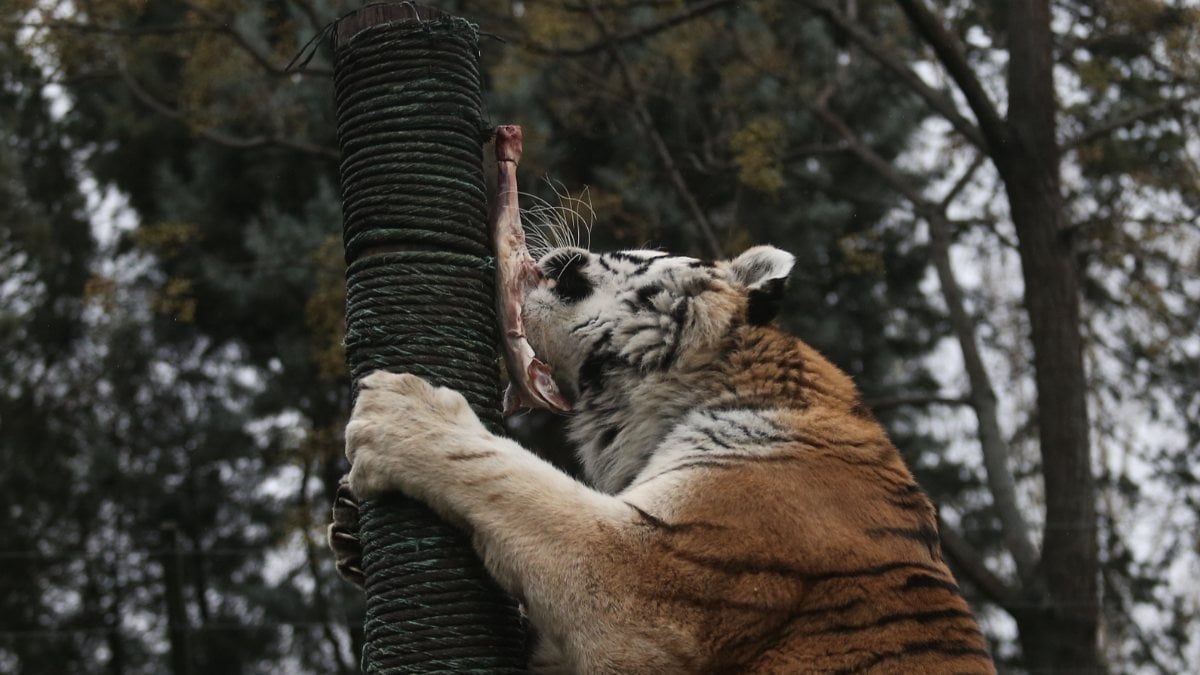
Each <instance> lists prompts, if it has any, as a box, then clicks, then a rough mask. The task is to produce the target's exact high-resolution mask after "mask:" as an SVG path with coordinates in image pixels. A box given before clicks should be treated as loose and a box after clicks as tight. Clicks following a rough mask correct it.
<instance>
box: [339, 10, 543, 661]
mask: <svg viewBox="0 0 1200 675" xmlns="http://www.w3.org/2000/svg"><path fill="white" fill-rule="evenodd" d="M406 4H407V3H406ZM409 7H410V8H411V6H409ZM412 9H413V13H414V14H417V15H418V16H420V17H421V18H413V19H411V20H401V21H396V20H388V21H383V22H375V21H374V19H371V20H368V21H367V24H368V25H366V26H365V27H362V28H361V29H359V30H358V31H357V32H354V33H353V34H352V35H350V36H349V37H348V38H347V37H345V36H342V37H341V38H340V39H338V40H337V44H335V49H334V56H335V70H334V89H335V100H336V106H337V129H338V143H339V146H340V148H341V151H342V163H341V180H342V199H343V205H342V206H343V208H342V219H343V225H344V241H345V248H346V263H347V270H346V289H347V293H346V357H347V361H348V363H349V367H350V373H351V376H352V378H353V379H354V382H355V385H356V387H357V383H358V381H359V380H360V379H362V378H363V377H364V376H366V375H367V374H368V373H370V372H371V371H373V370H376V369H384V370H391V371H396V372H410V373H415V374H417V375H420V376H421V377H424V378H425V379H427V380H429V381H430V382H432V383H433V384H435V385H443V386H449V387H451V388H453V389H455V390H457V391H459V392H461V393H462V394H463V396H465V397H466V398H467V401H468V402H469V403H470V404H471V407H472V408H473V409H474V410H475V413H476V414H477V415H479V418H480V419H481V420H482V421H483V422H484V424H485V425H486V426H487V427H488V428H490V429H491V430H492V431H493V432H500V431H501V429H502V424H501V418H500V389H499V382H498V373H497V367H496V361H497V355H496V337H497V332H496V315H495V302H494V295H495V277H494V270H493V265H494V258H492V252H491V245H490V242H489V237H488V230H487V194H486V191H485V188H484V177H483V163H482V141H483V138H484V134H485V133H486V129H485V125H484V123H483V120H482V115H481V112H480V111H481V109H482V99H481V94H480V88H481V87H480V78H479V68H478V56H477V32H476V29H475V27H474V26H473V25H471V24H470V23H468V22H466V21H464V20H462V19H458V18H455V17H449V16H436V17H435V18H432V19H429V18H428V15H427V13H426V12H425V11H424V9H422V10H421V12H419V13H418V12H417V11H416V8H412ZM376 10H377V8H376ZM360 11H367V10H360ZM343 21H345V20H344V19H343ZM340 33H341V31H340V30H339V34H340ZM359 534H360V538H361V540H362V543H363V571H364V572H365V576H366V580H365V590H366V594H367V610H366V621H365V624H364V630H365V646H364V649H363V657H362V658H363V661H362V666H363V670H364V671H366V672H368V673H437V672H444V673H467V672H487V673H520V672H524V671H525V666H524V664H525V659H526V653H525V640H524V635H523V633H522V630H521V624H520V620H519V615H518V612H517V608H516V603H515V602H514V601H513V600H512V599H511V598H509V597H507V596H506V595H505V594H504V593H503V592H502V591H501V590H500V589H499V588H498V587H496V585H495V584H494V582H492V581H491V580H490V579H489V578H488V576H487V573H486V571H485V570H484V568H483V566H482V564H481V563H480V561H479V560H478V558H477V557H476V556H475V553H474V550H473V549H472V547H471V543H470V541H469V539H468V538H467V537H466V536H464V535H463V534H462V533H461V532H458V531H456V530H454V529H452V528H450V527H449V526H447V525H445V524H444V523H441V522H439V521H438V520H437V518H436V517H435V516H434V515H433V513H432V512H430V511H429V510H428V509H427V508H426V507H424V506H423V505H421V504H418V503H416V502H413V501H411V500H408V499H405V498H403V497H401V496H399V495H397V496H393V497H387V498H383V499H379V500H374V501H370V502H366V503H364V504H363V505H362V511H361V513H360V521H359Z"/></svg>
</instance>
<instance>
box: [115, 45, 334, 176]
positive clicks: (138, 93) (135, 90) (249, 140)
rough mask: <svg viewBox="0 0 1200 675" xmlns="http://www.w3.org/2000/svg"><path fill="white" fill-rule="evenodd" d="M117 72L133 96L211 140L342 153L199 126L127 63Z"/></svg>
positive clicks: (330, 155) (240, 146)
mask: <svg viewBox="0 0 1200 675" xmlns="http://www.w3.org/2000/svg"><path fill="white" fill-rule="evenodd" d="M117 72H118V73H119V74H120V76H121V81H122V82H124V83H125V86H126V87H127V88H128V89H129V92H130V93H131V94H133V96H134V98H136V99H137V100H138V101H140V102H141V103H142V105H145V106H146V107H147V108H150V109H151V110H153V111H154V112H156V113H158V114H160V115H162V116H164V117H168V118H170V119H173V120H177V121H179V122H182V123H184V124H186V125H187V127H188V129H190V130H191V131H192V133H194V134H196V135H197V136H199V137H201V138H204V139H206V140H208V141H211V142H213V143H216V144H217V145H223V146H225V147H227V148H234V149H237V150H253V149H256V148H264V147H279V148H285V149H288V150H294V151H296V152H302V153H305V154H309V155H316V156H318V157H322V158H325V159H333V160H337V159H338V158H339V157H340V156H341V155H340V154H339V153H338V150H337V148H331V147H328V146H324V145H318V144H315V143H307V142H304V141H297V140H293V139H290V138H284V137H282V136H266V135H259V136H233V135H231V134H226V133H224V132H222V131H218V130H216V129H212V128H209V127H197V126H195V125H193V124H191V123H190V122H189V120H188V117H187V115H186V114H185V113H184V112H182V111H180V110H178V109H176V108H173V107H171V106H170V105H168V104H166V103H164V102H162V101H160V100H159V99H157V98H155V97H154V95H153V94H151V93H150V92H148V91H146V89H145V87H143V86H142V85H141V84H140V83H139V82H138V81H137V79H136V78H134V77H133V75H131V74H130V73H129V71H128V70H126V68H125V67H124V65H118V67H117Z"/></svg>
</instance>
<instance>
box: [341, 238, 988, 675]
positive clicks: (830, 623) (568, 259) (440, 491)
mask: <svg viewBox="0 0 1200 675" xmlns="http://www.w3.org/2000/svg"><path fill="white" fill-rule="evenodd" d="M791 265H792V257H791V256H790V255H789V254H786V253H784V252H782V251H779V250H777V249H773V248H770V247H757V248H754V249H751V250H750V251H747V252H746V253H745V254H743V255H742V256H739V257H738V258H736V259H734V260H732V261H728V262H719V263H715V264H708V263H703V262H701V261H697V260H693V259H690V258H683V257H678V256H668V255H665V254H661V253H657V252H646V251H631V252H622V253H615V254H595V253H591V252H588V251H583V250H581V249H570V250H567V251H561V250H560V251H552V252H551V253H550V254H548V255H547V256H545V257H544V258H543V260H542V261H541V262H540V266H541V267H542V268H543V273H544V274H545V276H546V283H543V284H542V285H541V286H540V287H539V288H538V289H536V290H533V291H531V292H530V293H529V294H528V296H527V297H526V298H525V309H524V315H523V316H524V319H525V324H526V326H527V329H528V331H529V340H530V343H531V344H532V345H533V347H534V349H535V351H536V352H537V353H538V355H539V357H540V358H542V359H544V360H545V361H546V362H547V363H549V364H550V365H551V366H552V367H553V368H554V369H555V374H556V379H557V380H558V382H559V387H560V389H561V390H562V391H563V392H566V393H568V394H569V395H570V396H571V397H572V398H573V399H574V406H575V409H576V412H575V414H574V415H573V417H572V418H571V420H570V423H569V429H570V435H571V437H572V438H573V439H574V441H575V442H576V444H577V445H578V446H579V449H580V454H581V461H582V465H583V466H584V469H585V472H586V473H587V476H586V478H587V482H586V484H585V483H581V482H577V481H576V480H574V479H572V478H570V477H568V476H566V475H565V474H563V473H562V472H560V471H559V470H557V469H556V468H554V467H553V466H551V465H550V464H548V463H546V462H544V461H542V460H541V459H539V458H537V457H536V456H534V455H533V454H531V453H529V452H527V451H526V450H525V449H523V448H521V447H520V446H519V445H517V444H516V443H514V442H513V441H511V440H508V439H504V438H498V437H495V436H492V435H491V434H489V433H488V432H487V431H485V430H484V429H483V427H482V425H481V424H480V423H479V421H478V420H477V419H476V418H475V417H474V415H473V414H472V413H471V412H470V410H469V409H468V408H467V406H466V403H465V401H464V400H463V399H462V397H461V396H459V395H458V394H456V393H454V392H451V391H449V390H446V389H435V388H433V387H430V386H429V385H428V384H426V383H425V382H424V381H422V380H420V379H419V378H416V377H413V376H409V375H392V374H387V373H376V374H373V375H371V376H369V377H368V378H366V379H365V380H364V382H363V389H362V391H361V392H360V395H359V399H358V403H357V406H356V409H355V412H354V416H353V418H352V420H351V422H350V425H349V426H348V428H347V453H348V455H349V456H350V458H351V460H352V466H353V468H352V471H351V474H350V484H351V487H352V489H353V490H354V492H355V494H357V495H358V496H359V497H369V496H373V495H375V494H378V493H379V492H382V491H385V490H393V489H399V490H403V491H404V492H406V493H408V494H410V495H412V496H414V497H416V498H418V499H422V500H424V501H426V502H428V503H429V504H430V505H431V506H433V508H434V509H436V510H437V511H439V512H440V513H441V514H442V515H443V516H445V517H446V518H448V519H450V520H452V521H453V522H456V523H459V524H461V525H462V526H463V527H466V528H468V529H469V530H470V531H471V532H472V533H473V535H474V541H475V542H476V546H477V547H478V549H479V552H480V554H481V556H482V557H483V559H484V561H485V564H486V565H487V566H488V568H489V570H490V571H491V572H492V574H493V575H494V576H495V578H496V579H497V581H498V582H499V583H500V584H501V585H503V586H504V587H505V588H506V589H508V590H509V591H510V592H512V593H514V594H516V595H517V596H519V597H520V598H521V600H522V602H523V604H524V605H525V607H526V610H527V612H528V615H529V618H530V621H531V623H532V624H533V626H534V628H535V629H536V631H537V634H538V638H539V644H538V649H537V653H536V655H535V659H534V664H533V666H534V668H535V669H536V670H538V671H540V672H556V673H559V672H561V673H802V672H821V673H837V672H843V673H858V672H879V673H885V672H887V673H968V672H969V673H989V672H994V668H993V666H992V662H991V660H990V658H989V656H988V652H987V644H986V641H985V640H984V637H983V635H982V634H981V633H980V630H979V627H978V625H977V623H976V621H975V619H974V618H973V617H972V615H971V611H970V608H969V607H968V606H967V603H966V601H965V600H964V599H963V597H962V594H961V593H960V591H959V589H958V586H957V584H956V582H955V580H954V577H953V576H952V575H951V573H950V571H949V569H948V568H947V567H946V565H945V563H944V562H943V560H942V557H941V553H940V545H939V541H938V533H937V521H936V518H935V514H934V509H933V506H932V504H931V503H930V501H929V499H928V497H927V496H926V495H925V493H924V492H923V491H922V490H921V488H920V487H918V486H917V484H916V482H915V481H914V479H913V476H912V474H911V472H910V471H909V470H908V468H907V467H906V466H905V465H904V462H903V461H902V459H901V457H900V455H899V453H898V452H897V450H896V448H895V447H894V446H893V445H892V443H891V442H890V441H889V440H888V438H887V435H886V434H885V433H884V431H883V429H882V428H881V427H880V425H879V424H878V423H877V422H876V421H875V419H874V418H873V417H872V416H871V414H870V413H869V412H868V411H867V410H866V409H865V408H864V406H863V405H862V403H861V401H860V399H859V395H858V392H857V390H856V388H855V387H854V385H853V383H852V382H851V381H850V379H849V378H848V377H847V376H846V375H845V374H844V373H842V372H841V371H840V370H838V369H837V368H836V367H834V366H833V365H832V364H831V363H830V362H829V361H827V360H826V359H825V358H823V357H822V356H821V355H820V354H818V353H817V352H816V351H815V350H813V349H812V348H811V347H809V346H808V345H807V344H805V343H804V342H802V341H801V340H799V339H797V338H795V337H792V336H790V335H787V334H786V333H784V332H782V331H780V330H779V329H778V328H776V327H774V326H773V325H771V324H770V323H769V319H770V318H771V317H772V316H773V313H774V308H775V307H777V306H778V299H779V295H780V294H781V293H782V292H783V280H784V279H786V277H787V274H788V272H789V271H790V269H791Z"/></svg>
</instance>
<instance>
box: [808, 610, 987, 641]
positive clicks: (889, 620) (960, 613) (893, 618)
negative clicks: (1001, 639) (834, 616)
mask: <svg viewBox="0 0 1200 675" xmlns="http://www.w3.org/2000/svg"><path fill="white" fill-rule="evenodd" d="M949 619H967V620H968V621H971V622H972V623H974V621H975V617H974V616H972V615H971V613H970V612H968V611H966V610H962V609H936V610H932V611H928V612H898V613H896V614H885V615H883V616H881V617H878V618H876V619H875V620H874V621H869V622H867V623H856V624H839V625H835V626H830V627H828V628H822V629H820V630H816V631H812V632H808V633H801V635H807V636H817V635H828V634H830V633H859V632H862V631H867V630H871V629H873V628H879V627H881V626H889V625H891V624H894V623H902V622H905V621H912V622H915V623H920V624H928V623H935V622H938V621H946V620H949Z"/></svg>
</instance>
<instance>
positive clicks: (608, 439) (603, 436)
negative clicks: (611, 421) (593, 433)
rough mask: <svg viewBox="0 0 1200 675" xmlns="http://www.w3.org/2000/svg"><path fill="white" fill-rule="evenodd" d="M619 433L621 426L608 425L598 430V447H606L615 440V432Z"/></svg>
mask: <svg viewBox="0 0 1200 675" xmlns="http://www.w3.org/2000/svg"><path fill="white" fill-rule="evenodd" d="M619 433H621V427H620V426H615V427H609V428H607V429H605V430H604V431H602V432H600V446H599V447H600V448H601V449H603V448H607V447H608V446H610V445H612V443H613V441H615V440H617V434H619Z"/></svg>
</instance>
